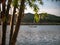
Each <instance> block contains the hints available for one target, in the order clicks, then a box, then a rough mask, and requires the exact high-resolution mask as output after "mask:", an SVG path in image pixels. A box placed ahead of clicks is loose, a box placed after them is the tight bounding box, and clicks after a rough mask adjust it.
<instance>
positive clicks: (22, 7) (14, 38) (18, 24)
mask: <svg viewBox="0 0 60 45" xmlns="http://www.w3.org/2000/svg"><path fill="white" fill-rule="evenodd" d="M24 3H25V0H21V5H20V10H19V16H18V19H17V23H16V27H15V31H14V34H13V36H12V40H11V45H15V43H16V39H17V35H18V32H19V27H20V24H21V17H22V15H23V11H24Z"/></svg>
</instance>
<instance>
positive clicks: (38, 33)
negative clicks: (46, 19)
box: [0, 25, 60, 45]
mask: <svg viewBox="0 0 60 45" xmlns="http://www.w3.org/2000/svg"><path fill="white" fill-rule="evenodd" d="M1 28H2V27H1V26H0V41H1V30H2V29H1ZM9 31H10V26H8V27H7V33H6V34H7V36H6V37H7V39H6V45H8V41H9ZM16 45H60V25H21V28H20V30H19V33H18V37H17V42H16Z"/></svg>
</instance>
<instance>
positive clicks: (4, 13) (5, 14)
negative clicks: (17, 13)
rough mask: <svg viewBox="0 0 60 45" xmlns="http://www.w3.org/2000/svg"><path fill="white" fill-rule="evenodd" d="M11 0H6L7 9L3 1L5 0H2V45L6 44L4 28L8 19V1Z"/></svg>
mask: <svg viewBox="0 0 60 45" xmlns="http://www.w3.org/2000/svg"><path fill="white" fill-rule="evenodd" d="M10 1H11V0H9V1H8V5H7V10H5V2H6V0H4V2H3V3H4V4H3V3H2V4H3V5H2V6H3V15H4V21H3V25H2V45H5V44H6V29H7V20H8V15H9V8H10V3H11V2H10Z"/></svg>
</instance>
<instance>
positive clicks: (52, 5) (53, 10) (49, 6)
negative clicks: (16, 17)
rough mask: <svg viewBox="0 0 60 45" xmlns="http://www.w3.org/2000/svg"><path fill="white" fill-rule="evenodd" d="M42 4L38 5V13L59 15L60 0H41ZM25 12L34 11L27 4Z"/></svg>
mask: <svg viewBox="0 0 60 45" xmlns="http://www.w3.org/2000/svg"><path fill="white" fill-rule="evenodd" d="M43 2H44V4H43V5H42V6H41V5H39V8H40V10H39V13H42V12H43V13H45V12H47V13H49V14H54V15H56V16H60V1H57V2H56V1H51V0H43ZM25 13H34V12H33V10H32V9H31V8H30V7H29V6H27V10H25Z"/></svg>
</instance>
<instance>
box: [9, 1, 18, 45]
mask: <svg viewBox="0 0 60 45" xmlns="http://www.w3.org/2000/svg"><path fill="white" fill-rule="evenodd" d="M17 4H18V0H13V6H14V9H13V15H12V20H11V29H10V40H9V45H10V44H11V38H12V35H13V27H14V20H15V18H14V17H15V12H16V8H17Z"/></svg>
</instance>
